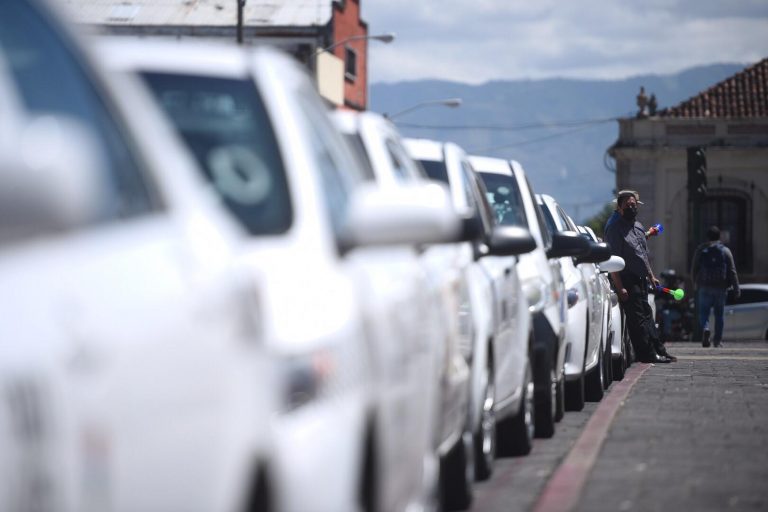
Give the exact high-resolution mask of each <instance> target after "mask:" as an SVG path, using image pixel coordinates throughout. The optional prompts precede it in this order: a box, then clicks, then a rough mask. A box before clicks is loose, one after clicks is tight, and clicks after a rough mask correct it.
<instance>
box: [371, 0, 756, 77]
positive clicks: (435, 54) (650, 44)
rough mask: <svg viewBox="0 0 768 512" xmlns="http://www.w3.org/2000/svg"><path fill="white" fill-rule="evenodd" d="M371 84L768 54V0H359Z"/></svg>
mask: <svg viewBox="0 0 768 512" xmlns="http://www.w3.org/2000/svg"><path fill="white" fill-rule="evenodd" d="M361 10H362V18H363V19H364V20H365V21H367V22H368V29H369V34H379V33H384V32H394V33H395V34H396V39H395V41H394V42H392V43H390V44H384V43H381V42H378V41H371V42H370V43H369V46H368V48H369V62H368V72H369V83H376V82H397V81H404V80H419V79H430V78H435V79H443V80H451V81H458V82H465V83H472V84H478V83H483V82H486V81H489V80H519V79H541V78H555V77H559V78H583V79H609V80H610V79H617V80H618V79H623V78H627V77H630V76H637V75H644V74H671V73H676V72H678V71H681V70H683V69H687V68H690V67H693V66H698V65H706V64H716V63H736V64H751V63H754V62H757V61H759V60H761V59H763V58H765V57H768V0H534V1H532V0H361Z"/></svg>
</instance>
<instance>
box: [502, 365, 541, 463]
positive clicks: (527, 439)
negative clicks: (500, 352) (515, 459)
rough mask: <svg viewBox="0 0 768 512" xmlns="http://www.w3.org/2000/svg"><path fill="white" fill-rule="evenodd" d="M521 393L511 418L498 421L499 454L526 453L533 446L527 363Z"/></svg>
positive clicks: (531, 388) (532, 407) (532, 405)
mask: <svg viewBox="0 0 768 512" xmlns="http://www.w3.org/2000/svg"><path fill="white" fill-rule="evenodd" d="M522 391H523V395H522V397H520V409H519V410H518V411H517V414H515V415H514V416H513V417H512V418H510V419H508V420H504V421H502V422H499V426H498V432H499V445H498V447H499V453H500V454H501V455H528V454H529V453H530V452H531V448H533V436H534V430H535V427H534V417H535V414H536V412H535V410H536V406H535V403H534V385H533V372H532V371H531V367H530V358H529V364H527V365H526V368H525V381H524V382H523V390H522Z"/></svg>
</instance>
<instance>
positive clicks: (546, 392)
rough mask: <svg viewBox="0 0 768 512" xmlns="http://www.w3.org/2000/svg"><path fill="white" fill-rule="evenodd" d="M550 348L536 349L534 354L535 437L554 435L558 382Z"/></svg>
mask: <svg viewBox="0 0 768 512" xmlns="http://www.w3.org/2000/svg"><path fill="white" fill-rule="evenodd" d="M551 352H552V350H545V349H542V350H538V351H536V353H535V354H534V373H533V383H534V385H533V393H534V402H535V405H534V407H535V409H536V416H535V418H536V421H535V425H536V428H535V433H536V437H543V438H549V437H552V436H553V435H555V421H556V420H555V416H556V414H557V399H558V396H557V395H558V392H557V389H558V387H559V385H558V384H559V382H558V380H557V372H556V371H555V365H554V358H553V357H552V354H551Z"/></svg>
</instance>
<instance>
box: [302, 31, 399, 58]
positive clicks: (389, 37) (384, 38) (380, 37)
mask: <svg viewBox="0 0 768 512" xmlns="http://www.w3.org/2000/svg"><path fill="white" fill-rule="evenodd" d="M360 39H373V40H375V41H381V42H382V43H387V44H389V43H391V42H392V41H394V40H395V34H393V33H392V32H388V33H386V34H374V35H368V34H359V35H356V36H350V37H347V38H346V39H342V40H341V41H337V42H335V43H333V44H332V45H330V46H326V47H325V48H318V49H317V50H315V55H318V54H319V53H322V52H327V51H330V50H333V49H334V48H336V47H337V46H339V45H342V44H344V43H348V42H349V41H358V40H360Z"/></svg>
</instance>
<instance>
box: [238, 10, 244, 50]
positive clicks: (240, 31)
mask: <svg viewBox="0 0 768 512" xmlns="http://www.w3.org/2000/svg"><path fill="white" fill-rule="evenodd" d="M243 7H245V0H237V44H243Z"/></svg>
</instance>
